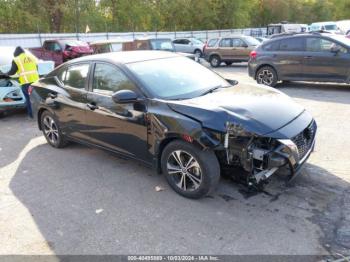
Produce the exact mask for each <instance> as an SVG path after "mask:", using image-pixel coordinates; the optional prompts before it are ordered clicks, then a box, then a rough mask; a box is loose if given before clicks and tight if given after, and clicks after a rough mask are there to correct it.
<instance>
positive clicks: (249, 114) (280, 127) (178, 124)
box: [31, 51, 316, 198]
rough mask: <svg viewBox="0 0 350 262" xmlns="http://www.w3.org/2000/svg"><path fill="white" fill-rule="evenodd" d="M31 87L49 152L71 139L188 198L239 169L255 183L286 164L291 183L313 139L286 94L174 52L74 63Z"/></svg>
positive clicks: (312, 127)
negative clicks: (141, 166) (132, 164)
mask: <svg viewBox="0 0 350 262" xmlns="http://www.w3.org/2000/svg"><path fill="white" fill-rule="evenodd" d="M32 87H33V88H32V93H31V101H32V106H33V112H34V115H35V116H36V117H37V119H38V125H39V129H40V130H42V131H43V134H44V136H45V138H46V140H47V142H48V143H49V144H50V145H51V146H53V147H55V148H60V147H63V146H65V145H66V144H67V141H76V142H79V143H83V144H87V145H94V146H97V147H98V148H103V149H106V150H108V151H111V152H114V153H117V154H121V155H123V156H126V157H129V158H132V159H138V160H140V161H141V162H143V163H146V164H148V165H149V166H153V167H154V168H155V169H156V170H157V171H158V172H162V173H163V174H164V175H165V177H166V179H167V181H168V183H169V185H170V186H171V187H172V188H173V189H174V190H175V191H176V192H178V193H179V194H181V195H183V196H185V197H189V198H199V197H203V196H205V195H207V194H208V193H210V192H211V191H213V190H214V189H215V186H216V185H217V183H218V181H219V178H220V173H221V172H223V170H226V171H229V172H230V173H231V174H232V175H233V176H234V175H237V173H235V172H236V171H237V168H239V169H241V170H242V171H244V172H245V175H246V181H247V182H249V183H250V184H253V185H260V184H261V183H263V181H265V182H266V181H267V179H268V177H270V176H271V175H272V174H274V173H275V172H276V171H277V170H279V169H280V168H282V167H285V166H289V172H290V174H291V177H295V176H296V174H297V173H298V172H299V170H300V169H301V167H302V165H303V164H304V163H305V161H306V159H307V158H308V157H309V155H310V153H311V152H312V150H313V147H314V143H315V134H316V122H315V121H314V120H313V118H312V117H311V115H310V114H309V113H307V112H306V111H305V109H304V108H303V107H301V106H300V105H298V104H296V103H295V102H293V101H292V100H291V99H290V98H289V97H288V96H286V95H284V94H283V93H281V92H279V91H277V90H274V89H272V88H269V87H264V86H257V85H247V84H238V82H237V81H234V80H225V79H223V78H222V77H220V76H219V75H217V74H216V73H214V72H213V71H211V70H210V69H208V68H206V67H204V66H202V65H201V64H199V63H195V62H194V61H191V60H190V59H187V58H185V57H182V56H180V55H177V54H175V53H171V52H159V51H138V52H115V53H110V54H101V55H94V56H89V57H82V58H78V59H76V60H73V61H70V62H67V63H65V64H63V65H62V66H60V67H58V68H56V69H55V70H54V71H53V72H51V73H50V74H49V75H48V76H47V77H45V78H43V79H41V80H39V81H38V82H36V83H34V84H33V85H32ZM234 170H236V171H234Z"/></svg>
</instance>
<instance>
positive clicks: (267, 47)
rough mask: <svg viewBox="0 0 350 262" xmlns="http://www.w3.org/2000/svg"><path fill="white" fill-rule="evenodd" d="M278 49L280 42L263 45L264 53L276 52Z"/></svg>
mask: <svg viewBox="0 0 350 262" xmlns="http://www.w3.org/2000/svg"><path fill="white" fill-rule="evenodd" d="M279 47H280V41H273V42H269V43H266V44H264V46H263V49H264V50H265V51H278V50H279Z"/></svg>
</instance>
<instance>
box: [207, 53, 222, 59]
mask: <svg viewBox="0 0 350 262" xmlns="http://www.w3.org/2000/svg"><path fill="white" fill-rule="evenodd" d="M213 56H217V57H219V58H220V60H221V56H220V55H219V53H217V52H215V53H210V55H209V57H208V60H209V61H210V60H211V58H212V57H213Z"/></svg>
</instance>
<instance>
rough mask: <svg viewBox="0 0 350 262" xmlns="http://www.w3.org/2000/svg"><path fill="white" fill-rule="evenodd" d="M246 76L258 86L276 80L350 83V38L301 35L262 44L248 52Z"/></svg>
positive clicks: (273, 83)
mask: <svg viewBox="0 0 350 262" xmlns="http://www.w3.org/2000/svg"><path fill="white" fill-rule="evenodd" d="M248 72H249V76H251V77H253V78H254V79H256V81H257V82H258V83H259V84H264V85H268V86H275V85H276V84H277V82H278V81H312V82H341V83H344V82H345V83H349V82H350V39H348V38H346V37H345V36H342V35H335V34H327V33H301V34H294V35H289V36H286V37H281V38H276V39H272V40H269V41H266V42H264V43H263V44H262V45H260V46H258V47H257V48H256V49H255V50H254V51H252V52H251V53H250V59H249V62H248Z"/></svg>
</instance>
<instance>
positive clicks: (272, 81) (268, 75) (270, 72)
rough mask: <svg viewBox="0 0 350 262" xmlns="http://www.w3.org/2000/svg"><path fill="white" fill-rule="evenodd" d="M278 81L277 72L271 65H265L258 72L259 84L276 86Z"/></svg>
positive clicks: (257, 79)
mask: <svg viewBox="0 0 350 262" xmlns="http://www.w3.org/2000/svg"><path fill="white" fill-rule="evenodd" d="M277 81H278V78H277V73H276V71H275V69H273V68H272V67H271V66H263V67H262V68H260V69H259V70H258V72H257V73H256V82H257V83H258V84H263V85H267V86H271V87H274V86H276V84H277Z"/></svg>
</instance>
